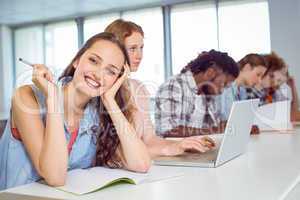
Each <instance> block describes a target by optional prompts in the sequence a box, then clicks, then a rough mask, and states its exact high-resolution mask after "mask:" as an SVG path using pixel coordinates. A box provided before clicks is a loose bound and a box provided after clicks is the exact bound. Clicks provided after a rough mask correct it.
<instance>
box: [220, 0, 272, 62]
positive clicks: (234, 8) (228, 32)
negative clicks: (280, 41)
mask: <svg viewBox="0 0 300 200" xmlns="http://www.w3.org/2000/svg"><path fill="white" fill-rule="evenodd" d="M219 30H220V35H219V42H220V43H219V44H220V50H222V51H226V52H228V53H229V54H230V55H232V56H233V58H235V59H236V60H239V59H241V58H242V57H244V56H245V55H246V54H248V53H268V52H270V48H271V47H270V46H271V45H270V30H269V11H268V2H267V1H257V0H256V1H253V0H243V1H241V0H240V1H228V0H227V1H221V2H220V4H219Z"/></svg>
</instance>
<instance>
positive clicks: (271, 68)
mask: <svg viewBox="0 0 300 200" xmlns="http://www.w3.org/2000/svg"><path fill="white" fill-rule="evenodd" d="M263 57H264V59H265V61H266V65H267V71H266V72H265V75H267V74H268V73H270V72H275V71H280V70H282V69H283V68H285V67H287V64H286V63H285V62H284V60H283V59H282V58H281V57H279V56H278V55H277V54H276V53H275V52H272V53H270V54H265V55H263Z"/></svg>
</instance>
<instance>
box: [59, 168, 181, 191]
mask: <svg viewBox="0 0 300 200" xmlns="http://www.w3.org/2000/svg"><path fill="white" fill-rule="evenodd" d="M182 175H183V173H182V172H180V171H179V170H176V169H173V170H171V169H170V168H168V169H167V170H166V169H163V168H162V167H159V166H152V167H151V169H150V170H149V172H148V173H134V172H129V171H126V170H122V169H108V168H104V167H93V168H89V169H75V170H71V171H69V172H68V175H67V180H66V184H65V185H64V186H61V187H56V188H57V189H59V190H63V191H66V192H70V193H73V194H77V195H82V194H86V193H90V192H94V191H97V190H100V189H103V188H104V187H108V186H111V185H113V184H115V183H122V182H125V183H130V184H141V183H148V182H153V181H158V180H162V179H167V178H172V177H178V176H182Z"/></svg>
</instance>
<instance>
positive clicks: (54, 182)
mask: <svg viewBox="0 0 300 200" xmlns="http://www.w3.org/2000/svg"><path fill="white" fill-rule="evenodd" d="M45 181H46V183H47V184H48V185H50V186H53V187H59V186H63V185H65V184H66V175H64V176H57V177H47V178H45Z"/></svg>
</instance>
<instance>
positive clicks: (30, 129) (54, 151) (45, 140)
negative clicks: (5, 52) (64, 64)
mask: <svg viewBox="0 0 300 200" xmlns="http://www.w3.org/2000/svg"><path fill="white" fill-rule="evenodd" d="M46 73H48V72H47V70H46V69H45V68H43V67H42V66H39V67H36V69H34V76H35V77H34V78H33V82H34V83H35V84H36V85H37V86H38V87H39V88H40V89H42V90H44V92H45V91H47V89H46V88H47V84H48V81H47V80H46V78H44V76H45V74H46ZM55 93H56V89H55V87H53V85H52V86H51V85H49V95H48V94H47V93H46V94H45V96H46V99H47V116H46V118H47V119H46V126H44V124H43V122H42V119H41V116H40V114H39V105H38V103H37V100H36V99H35V95H34V93H33V91H32V89H31V87H30V86H23V87H21V88H19V89H17V90H16V92H15V94H14V96H13V99H12V116H13V122H14V125H15V126H16V128H17V129H18V131H19V133H20V136H21V138H22V142H23V144H24V146H25V149H26V151H27V152H28V154H29V157H30V159H31V161H32V162H33V165H34V167H35V169H36V171H37V172H38V174H39V175H40V176H41V177H43V178H44V179H45V181H46V182H47V183H48V184H49V185H52V186H61V185H64V183H65V178H66V172H67V163H68V152H67V146H66V139H65V135H64V128H63V119H62V116H61V114H57V113H56V112H57V111H56V109H57V107H58V101H57V98H56V97H57V95H54V94H55Z"/></svg>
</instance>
